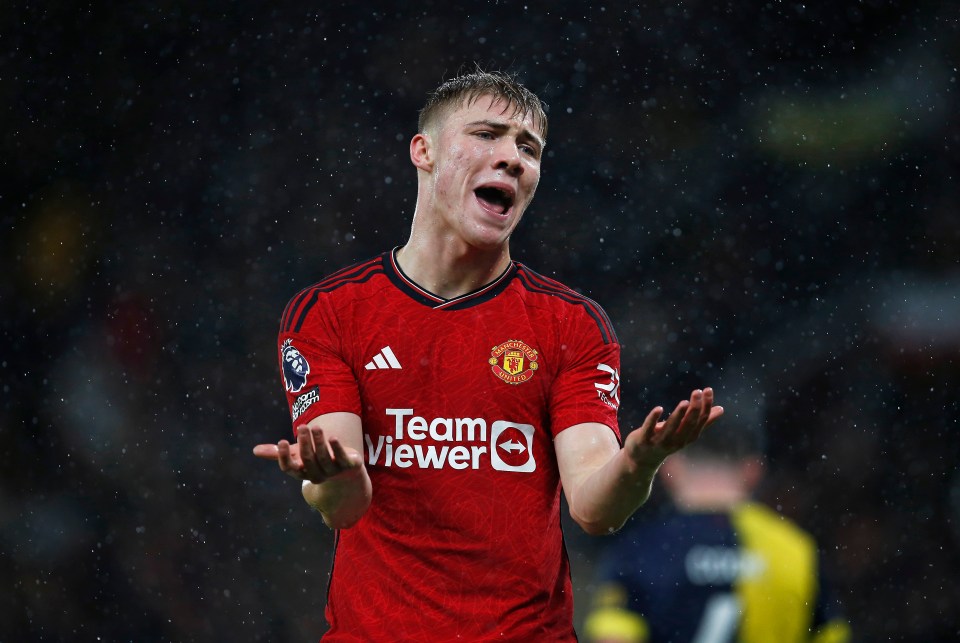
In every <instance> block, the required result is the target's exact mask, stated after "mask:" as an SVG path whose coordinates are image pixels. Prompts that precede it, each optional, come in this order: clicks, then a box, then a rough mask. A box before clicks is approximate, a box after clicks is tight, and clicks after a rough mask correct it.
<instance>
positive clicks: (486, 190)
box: [473, 186, 513, 214]
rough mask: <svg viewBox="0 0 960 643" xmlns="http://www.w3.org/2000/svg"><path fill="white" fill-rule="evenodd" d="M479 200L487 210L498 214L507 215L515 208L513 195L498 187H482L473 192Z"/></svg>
mask: <svg viewBox="0 0 960 643" xmlns="http://www.w3.org/2000/svg"><path fill="white" fill-rule="evenodd" d="M473 193H474V194H476V195H477V200H479V201H480V204H481V205H482V206H483V207H484V208H485V209H487V210H490V211H491V212H495V213H497V214H506V213H507V211H509V210H510V208H511V207H512V206H513V194H512V193H511V192H509V191H508V190H504V189H501V188H497V187H491V186H482V187H479V188H477V189H476V190H474V191H473Z"/></svg>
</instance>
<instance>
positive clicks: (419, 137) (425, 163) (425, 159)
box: [410, 133, 433, 172]
mask: <svg viewBox="0 0 960 643" xmlns="http://www.w3.org/2000/svg"><path fill="white" fill-rule="evenodd" d="M410 161H411V162H412V163H413V165H414V166H415V167H416V168H417V169H418V170H423V171H424V172H430V171H432V170H433V141H432V140H431V139H430V135H429V134H426V133H418V134H416V135H415V136H414V137H413V138H412V139H411V140H410Z"/></svg>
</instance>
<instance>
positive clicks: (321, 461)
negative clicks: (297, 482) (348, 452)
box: [311, 427, 337, 477]
mask: <svg viewBox="0 0 960 643" xmlns="http://www.w3.org/2000/svg"><path fill="white" fill-rule="evenodd" d="M311 431H312V433H313V439H314V441H315V442H316V444H317V450H316V463H317V466H318V467H319V468H320V472H321V473H322V474H323V475H324V476H325V477H329V476H332V475H334V474H336V473H337V465H336V463H335V462H334V461H333V455H332V453H331V451H330V443H329V441H328V440H327V438H326V437H324V435H323V429H321V428H319V427H314V428H313V429H312V430H311Z"/></svg>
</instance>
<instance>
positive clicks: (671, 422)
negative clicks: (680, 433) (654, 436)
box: [661, 400, 690, 438]
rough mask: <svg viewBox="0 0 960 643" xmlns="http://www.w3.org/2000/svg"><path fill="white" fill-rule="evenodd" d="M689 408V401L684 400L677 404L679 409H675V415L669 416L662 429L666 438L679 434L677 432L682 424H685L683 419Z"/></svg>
mask: <svg viewBox="0 0 960 643" xmlns="http://www.w3.org/2000/svg"><path fill="white" fill-rule="evenodd" d="M689 408H690V402H689V401H688V400H682V401H681V402H680V403H679V404H677V408H675V409H673V413H671V414H670V415H669V416H667V419H666V421H664V423H663V427H662V429H661V431H662V433H663V436H664V437H665V438H666V437H669V436H671V435H673V434H675V433H676V432H677V430H678V429H679V428H680V423H681V422H683V418H684V416H685V415H686V413H687V410H688V409H689Z"/></svg>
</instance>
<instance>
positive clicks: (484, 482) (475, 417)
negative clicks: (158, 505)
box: [254, 70, 723, 641]
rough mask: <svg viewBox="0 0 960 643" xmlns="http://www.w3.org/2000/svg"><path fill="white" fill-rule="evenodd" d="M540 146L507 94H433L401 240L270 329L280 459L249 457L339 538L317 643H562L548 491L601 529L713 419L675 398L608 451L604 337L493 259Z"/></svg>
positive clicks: (538, 125) (609, 383) (529, 188)
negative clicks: (277, 381) (274, 332)
mask: <svg viewBox="0 0 960 643" xmlns="http://www.w3.org/2000/svg"><path fill="white" fill-rule="evenodd" d="M546 137H547V116H546V114H545V111H544V108H543V105H542V104H541V102H540V100H539V99H538V98H537V97H536V96H535V95H534V94H533V93H532V92H530V91H529V90H528V89H526V88H525V87H523V86H522V85H520V84H519V83H518V82H516V81H515V79H513V78H512V77H511V76H509V75H507V74H503V73H499V72H492V73H491V72H483V71H479V70H478V71H477V72H474V73H469V74H465V75H461V76H459V77H456V78H453V79H451V80H449V81H446V82H444V83H443V84H442V85H441V86H440V87H439V88H437V89H436V90H435V91H434V92H433V93H432V94H431V95H430V97H429V99H428V101H427V103H426V105H425V107H424V108H423V110H422V111H421V113H420V120H419V130H418V132H417V133H416V135H414V136H413V138H412V140H411V142H410V160H411V162H412V164H413V166H414V167H415V168H416V172H417V178H418V191H417V202H416V207H415V211H414V214H413V223H412V228H411V232H410V237H409V239H408V240H407V242H406V243H405V244H404V245H402V246H399V247H397V248H394V249H392V250H390V251H387V252H384V253H383V254H382V255H380V256H377V257H374V258H372V259H369V260H367V261H363V262H361V263H358V264H356V265H354V266H351V267H349V268H345V269H343V270H341V271H339V272H336V273H334V274H332V275H330V276H328V277H327V278H325V279H323V280H321V281H320V282H318V283H316V284H314V285H312V286H310V287H308V288H306V289H304V290H303V291H301V292H300V293H298V294H297V295H295V296H294V297H293V298H292V299H291V300H290V303H289V304H288V305H287V307H286V310H285V311H284V313H283V317H282V320H281V329H280V335H279V338H278V342H279V361H280V365H281V369H282V374H283V383H284V386H285V389H286V393H287V401H288V403H289V406H290V410H291V415H292V418H293V428H294V432H295V435H296V441H295V442H294V443H292V444H291V443H289V442H287V441H286V440H281V441H280V442H279V443H278V444H275V445H274V444H262V445H258V446H257V447H256V448H255V450H254V453H255V454H256V455H257V456H259V457H262V458H267V459H270V460H275V461H277V462H278V463H279V467H280V469H281V470H282V471H284V472H285V473H287V474H288V475H290V476H292V477H294V478H296V479H297V480H302V481H303V491H302V492H303V496H304V498H305V499H306V501H307V503H309V505H310V506H312V507H314V508H315V509H316V510H317V511H319V512H320V514H321V515H322V517H323V520H324V521H325V522H326V524H327V525H329V526H330V527H332V528H334V529H336V530H337V531H336V551H335V555H334V565H333V571H332V575H331V580H330V583H329V586H328V593H327V609H326V618H327V621H328V623H329V631H328V632H327V634H326V635H325V638H324V640H327V641H347V640H351V641H354V640H366V641H387V640H389V641H401V640H403V641H434V640H443V641H450V640H463V641H488V640H489V641H493V640H497V641H504V640H510V641H572V640H575V634H574V630H573V610H572V598H571V582H570V569H569V564H568V560H567V556H566V552H565V550H564V545H563V538H562V534H561V530H560V515H559V512H560V490H561V485H562V488H563V490H564V493H565V494H566V498H567V501H568V504H569V507H570V512H571V514H572V516H573V518H574V519H575V520H576V521H577V523H578V524H580V525H581V526H582V527H583V528H584V529H585V530H586V531H587V532H589V533H593V534H605V533H608V532H612V531H614V530H616V529H617V528H619V527H620V526H621V525H622V524H623V523H624V522H625V521H626V519H627V518H628V517H629V516H630V514H631V513H633V511H634V510H635V509H637V507H639V506H640V505H641V504H642V503H643V502H645V500H646V499H647V497H648V495H649V493H650V485H651V483H652V480H653V478H654V474H655V472H656V471H657V468H658V467H659V466H660V464H661V462H662V461H663V460H664V458H665V457H666V456H667V455H668V454H670V453H672V452H674V451H676V450H678V449H680V448H682V447H684V446H685V445H687V444H688V443H690V442H692V441H694V440H696V439H697V438H698V437H699V436H700V434H701V432H702V431H703V430H704V429H705V428H706V427H707V426H708V425H709V424H711V423H712V422H714V421H715V420H716V419H717V418H718V417H719V416H720V415H721V413H722V412H723V409H722V408H721V407H719V406H714V405H713V391H712V390H711V389H709V388H705V389H703V390H697V391H694V392H693V393H692V395H691V396H690V399H689V400H683V401H681V402H680V403H679V404H678V405H677V406H676V408H675V409H674V410H673V412H672V413H671V414H670V415H669V416H668V417H667V419H665V420H660V417H661V415H662V414H663V408H662V407H659V406H658V407H656V408H653V409H652V410H651V411H650V412H649V414H648V415H647V417H646V420H645V422H644V423H643V425H642V426H641V427H640V428H639V429H638V430H636V431H634V432H632V433H630V435H629V437H628V438H627V439H626V442H625V444H623V448H621V446H620V437H619V436H620V434H619V428H618V424H617V408H618V406H619V403H620V389H619V387H620V376H619V368H620V356H619V354H620V347H619V344H618V342H617V336H616V334H615V333H614V330H613V327H612V326H611V324H610V320H609V319H608V318H607V315H606V314H605V313H604V311H603V310H602V309H601V308H600V306H598V305H597V304H596V303H594V302H593V301H591V300H590V299H588V298H586V297H584V296H582V295H580V294H578V293H576V292H575V291H573V290H571V289H569V288H567V287H566V286H564V285H562V284H560V283H558V282H556V281H554V280H552V279H549V278H547V277H544V276H542V275H540V274H538V273H536V272H534V271H533V270H531V269H530V268H528V267H527V266H525V265H523V264H520V263H518V262H515V261H513V260H512V259H511V256H510V246H509V242H510V235H511V233H512V232H513V230H514V228H515V227H516V226H517V223H518V222H519V221H520V218H521V217H522V216H523V213H524V211H525V210H526V208H527V206H528V205H529V204H530V201H531V200H532V199H533V195H534V192H535V191H536V188H537V184H538V183H539V180H540V164H541V159H542V157H543V150H544V146H545V144H546Z"/></svg>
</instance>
